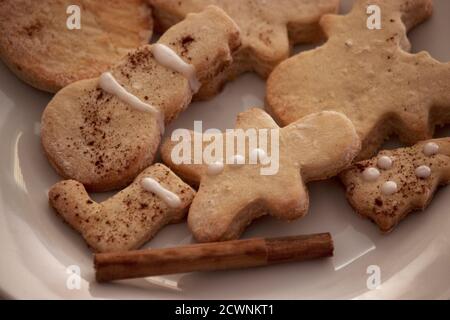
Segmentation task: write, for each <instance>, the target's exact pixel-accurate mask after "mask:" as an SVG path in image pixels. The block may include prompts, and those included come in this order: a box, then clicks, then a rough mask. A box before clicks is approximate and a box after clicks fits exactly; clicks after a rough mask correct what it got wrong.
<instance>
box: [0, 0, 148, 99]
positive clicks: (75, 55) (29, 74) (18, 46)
mask: <svg viewBox="0 0 450 320" xmlns="http://www.w3.org/2000/svg"><path fill="white" fill-rule="evenodd" d="M71 5H77V6H79V8H80V17H81V29H74V30H69V28H68V27H67V19H68V18H69V17H70V14H68V13H67V9H68V7H69V6H71ZM0 30H2V36H1V37H0V57H1V59H2V60H3V61H4V62H5V63H6V65H8V67H9V68H10V69H11V70H12V71H13V72H14V73H15V74H16V75H17V76H18V77H19V78H21V79H22V80H23V81H25V82H27V83H28V84H30V85H31V86H33V87H35V88H38V89H41V90H44V91H48V92H57V91H58V90H60V89H61V88H63V87H65V86H67V85H68V84H70V83H72V82H75V81H77V80H81V79H89V78H94V77H96V76H98V75H99V74H100V73H102V72H103V71H105V70H107V69H108V68H109V67H110V66H111V65H112V64H114V63H115V62H117V61H118V60H119V59H120V58H121V57H122V56H123V55H125V54H126V53H127V52H128V51H129V50H131V49H135V48H137V47H139V46H140V45H142V44H146V43H148V42H149V40H150V37H151V35H152V30H153V20H152V16H151V10H150V7H149V6H148V5H147V4H146V2H145V1H144V0H128V1H120V0H106V1H95V0H75V1H72V0H41V1H35V0H5V1H0Z"/></svg>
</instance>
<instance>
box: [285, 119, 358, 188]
mask: <svg viewBox="0 0 450 320" xmlns="http://www.w3.org/2000/svg"><path fill="white" fill-rule="evenodd" d="M299 129H302V130H301V131H300V134H299V133H298V130H299ZM283 130H286V131H287V136H290V135H289V131H294V130H295V131H297V132H296V134H294V135H291V136H290V139H289V140H288V141H286V143H287V144H288V145H289V147H288V148H287V150H291V151H292V156H293V157H295V158H296V159H299V160H300V163H301V168H302V169H301V170H302V176H303V178H304V181H305V182H308V181H315V180H322V179H327V178H330V177H332V176H335V175H336V174H338V173H339V172H340V171H342V170H343V169H345V168H346V167H347V166H349V165H350V164H351V163H352V161H353V159H354V158H355V157H356V155H357V154H358V153H359V151H360V149H361V142H360V139H359V137H358V134H357V133H356V130H355V127H354V126H353V124H352V122H351V121H350V120H349V119H348V118H347V117H346V116H345V115H343V114H342V113H338V112H334V111H325V112H320V113H316V114H312V115H310V116H307V117H305V118H303V119H300V120H299V121H297V122H295V123H293V124H291V125H289V126H288V127H286V128H285V129H283Z"/></svg>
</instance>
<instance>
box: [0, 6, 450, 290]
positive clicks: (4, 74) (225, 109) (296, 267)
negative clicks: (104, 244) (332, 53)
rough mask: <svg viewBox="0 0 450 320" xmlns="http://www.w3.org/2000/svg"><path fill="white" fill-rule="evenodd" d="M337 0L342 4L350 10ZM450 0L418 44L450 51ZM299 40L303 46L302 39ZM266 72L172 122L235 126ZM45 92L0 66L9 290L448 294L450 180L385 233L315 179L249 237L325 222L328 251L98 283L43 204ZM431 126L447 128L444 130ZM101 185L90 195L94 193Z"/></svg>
mask: <svg viewBox="0 0 450 320" xmlns="http://www.w3.org/2000/svg"><path fill="white" fill-rule="evenodd" d="M349 2H350V1H344V5H343V8H342V12H346V11H347V10H348V8H349V4H350V3H349ZM449 30H450V1H447V0H435V14H434V16H433V18H432V19H431V20H430V21H428V22H426V23H425V24H424V25H422V26H420V27H418V28H417V29H415V30H414V31H413V32H412V33H411V35H410V38H411V40H412V43H413V45H414V51H420V50H428V51H429V52H430V53H431V54H432V55H433V56H434V57H435V58H436V59H438V60H440V61H449V60H450V40H449V38H448V31H449ZM303 49H304V48H303ZM264 89H265V87H264V82H263V81H262V80H260V79H259V78H258V77H256V76H254V75H245V76H243V77H241V78H239V79H238V80H237V81H235V82H233V83H231V84H229V85H228V86H227V87H226V90H225V91H224V92H223V93H222V94H221V95H220V96H218V97H216V98H215V99H213V100H212V101H209V102H206V103H196V104H194V105H192V106H191V107H190V109H189V110H188V111H187V112H186V113H185V114H183V115H182V116H181V117H180V119H179V120H178V121H177V122H176V123H175V124H174V125H173V126H172V127H171V129H174V128H178V127H186V128H191V127H192V125H193V121H194V120H203V121H204V127H205V129H207V128H219V129H225V128H233V124H234V119H235V116H236V114H237V113H239V112H240V111H243V110H246V109H248V108H249V107H252V106H263V101H264ZM50 98H51V96H50V95H48V94H45V93H42V92H39V91H37V90H34V89H32V88H31V87H29V86H27V85H26V84H24V83H22V82H20V81H19V80H17V78H16V77H15V76H14V75H13V74H11V73H10V72H9V71H8V70H7V69H6V67H5V66H4V65H3V64H0V139H1V144H0V161H1V167H0V168H1V178H0V188H1V194H0V254H1V258H0V289H1V294H2V295H3V297H11V298H65V299H76V298H96V299H97V298H98V299H103V298H126V299H131V298H137V299H140V298H144V299H202V298H206V299H216V298H217V299H260V298H262V299H300V298H331V299H335V298H343V299H346V298H442V299H448V298H450V274H449V270H450V214H449V208H450V188H447V189H443V190H441V191H440V192H439V193H438V194H437V195H436V198H435V200H434V201H433V202H432V204H431V206H430V207H429V208H428V209H427V210H426V211H425V212H424V213H421V214H413V215H411V216H410V217H408V218H407V219H406V220H405V221H404V222H403V223H401V224H400V226H399V227H398V229H396V230H395V232H393V233H391V234H389V235H381V234H380V233H379V232H378V230H377V228H376V227H375V226H374V225H372V224H371V223H370V222H368V221H367V220H363V219H361V218H359V217H358V216H357V215H356V214H354V213H353V212H352V210H351V208H350V207H349V205H348V204H347V202H346V200H345V196H344V191H343V188H342V187H341V186H340V184H339V183H338V182H337V181H328V182H321V183H313V184H311V185H309V188H310V191H311V210H310V213H309V214H308V216H307V217H305V218H304V219H302V220H300V221H297V222H294V223H291V224H287V223H283V222H278V221H274V220H273V219H271V218H265V219H262V220H260V221H258V222H256V223H255V224H254V225H252V226H251V228H249V230H248V231H247V232H246V233H245V237H253V236H265V237H270V236H285V235H297V234H309V233H316V232H331V233H332V235H333V237H334V238H335V242H336V256H335V258H332V259H328V260H321V261H313V262H306V263H300V264H289V265H280V266H274V267H269V268H260V269H252V270H241V271H230V272H215V273H201V274H200V273H194V274H186V275H177V276H169V277H162V278H154V279H139V280H133V281H124V282H120V283H115V284H107V285H104V284H102V285H99V284H97V283H96V282H95V281H94V280H93V279H94V273H93V268H92V257H91V253H90V251H89V250H88V249H87V247H86V245H85V244H84V242H83V240H82V239H81V237H80V236H79V235H78V234H76V233H75V232H74V231H72V230H71V229H70V228H69V227H68V226H67V225H65V224H64V223H63V222H62V221H61V220H60V219H59V218H57V217H56V216H55V214H54V213H53V212H52V210H50V208H49V206H48V203H47V201H48V200H47V190H48V189H49V187H50V186H51V185H52V184H53V183H55V182H56V181H58V179H59V178H58V176H57V175H56V174H55V172H54V171H53V169H52V168H51V167H50V165H49V164H48V163H47V160H46V158H45V156H44V155H43V153H42V149H41V146H40V139H39V122H40V116H41V113H42V111H43V110H44V107H45V106H46V104H47V103H48V101H49V100H50ZM169 133H170V130H169ZM438 135H441V136H442V135H450V132H449V130H441V131H440V132H439V133H438ZM105 196H106V195H100V196H97V199H100V198H104V197H105ZM190 241H191V238H190V235H189V232H188V230H187V228H186V226H185V225H184V224H181V225H176V226H170V227H167V228H165V229H164V230H163V231H162V232H161V233H159V234H158V235H157V237H156V238H155V239H154V240H153V241H152V242H150V243H149V246H152V247H163V246H173V245H178V244H180V243H188V242H190ZM71 265H77V266H79V267H80V268H81V276H82V283H81V288H80V290H69V289H67V286H66V281H67V279H68V276H69V275H68V274H67V272H66V271H67V267H68V266H71ZM372 265H376V266H378V267H379V268H380V271H381V281H382V284H381V286H380V287H379V288H378V289H376V290H369V289H368V287H367V280H368V277H369V275H368V274H367V269H368V267H369V266H372Z"/></svg>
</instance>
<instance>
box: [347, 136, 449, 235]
mask: <svg viewBox="0 0 450 320" xmlns="http://www.w3.org/2000/svg"><path fill="white" fill-rule="evenodd" d="M341 178H342V181H343V183H344V184H345V186H346V188H347V198H348V200H349V202H350V204H351V205H352V206H353V208H355V210H356V211H357V212H358V213H359V214H360V215H361V216H363V217H367V218H369V219H371V220H373V221H374V222H375V223H376V224H377V225H378V226H379V227H380V229H381V230H382V231H383V232H388V231H391V230H392V229H393V228H394V227H395V226H396V225H397V224H398V223H399V222H400V221H401V220H402V219H404V218H405V217H406V216H407V215H408V214H409V213H410V212H412V211H414V210H423V209H425V208H426V207H427V206H428V204H429V203H430V201H431V200H432V198H433V195H434V193H435V192H436V190H437V188H438V186H439V185H445V184H448V183H450V138H443V139H436V140H428V141H424V142H420V143H418V144H416V145H415V146H413V147H410V148H402V149H397V150H392V151H390V150H389V151H382V152H380V154H379V155H378V156H377V157H375V158H373V159H370V160H366V161H362V162H359V163H356V164H355V165H354V166H353V167H351V168H350V169H348V170H346V171H345V172H343V173H342V174H341Z"/></svg>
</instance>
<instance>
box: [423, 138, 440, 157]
mask: <svg viewBox="0 0 450 320" xmlns="http://www.w3.org/2000/svg"><path fill="white" fill-rule="evenodd" d="M438 152H439V145H438V144H437V143H434V142H428V143H427V144H426V145H424V147H423V153H424V154H425V155H426V156H428V157H431V156H434V155H435V154H437V153H438Z"/></svg>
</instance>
